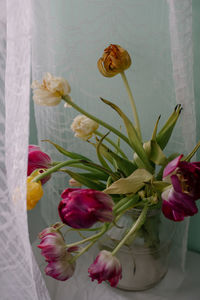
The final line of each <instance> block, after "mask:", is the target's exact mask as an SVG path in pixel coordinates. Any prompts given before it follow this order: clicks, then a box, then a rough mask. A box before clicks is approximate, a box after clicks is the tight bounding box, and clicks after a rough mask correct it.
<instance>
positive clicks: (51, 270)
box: [45, 252, 76, 281]
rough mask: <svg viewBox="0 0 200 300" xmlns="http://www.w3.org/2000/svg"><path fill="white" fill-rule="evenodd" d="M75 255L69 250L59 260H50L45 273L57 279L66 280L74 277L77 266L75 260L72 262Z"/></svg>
mask: <svg viewBox="0 0 200 300" xmlns="http://www.w3.org/2000/svg"><path fill="white" fill-rule="evenodd" d="M72 258H73V256H72V255H71V254H70V253H69V252H67V253H66V255H65V256H64V257H63V258H62V259H59V260H57V261H50V262H49V263H48V265H47V266H46V268H45V273H46V275H48V276H51V277H53V278H55V279H57V280H61V281H65V280H67V279H69V278H70V277H72V275H73V274H74V270H75V267H76V263H75V262H71V260H72Z"/></svg>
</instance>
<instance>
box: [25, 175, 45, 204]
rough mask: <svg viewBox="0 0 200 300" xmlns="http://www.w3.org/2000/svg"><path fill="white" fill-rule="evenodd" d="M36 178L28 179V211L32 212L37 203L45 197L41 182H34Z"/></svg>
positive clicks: (30, 177)
mask: <svg viewBox="0 0 200 300" xmlns="http://www.w3.org/2000/svg"><path fill="white" fill-rule="evenodd" d="M33 179H34V177H32V176H29V177H28V178H27V196H26V199H27V210H31V209H33V208H34V207H35V205H36V204H37V202H38V201H39V200H40V199H41V198H42V196H43V189H42V184H41V182H40V181H39V182H33V181H32V180H33Z"/></svg>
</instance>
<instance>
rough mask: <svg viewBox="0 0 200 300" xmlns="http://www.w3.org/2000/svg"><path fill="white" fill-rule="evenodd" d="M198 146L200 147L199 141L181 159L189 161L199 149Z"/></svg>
mask: <svg viewBox="0 0 200 300" xmlns="http://www.w3.org/2000/svg"><path fill="white" fill-rule="evenodd" d="M199 147H200V141H199V142H198V143H197V145H196V146H195V147H194V149H193V150H192V151H191V152H190V153H189V154H188V155H187V156H186V157H184V159H183V160H185V161H190V160H191V158H192V157H193V156H194V155H195V153H196V152H197V150H198V149H199Z"/></svg>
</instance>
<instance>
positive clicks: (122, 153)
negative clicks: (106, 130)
mask: <svg viewBox="0 0 200 300" xmlns="http://www.w3.org/2000/svg"><path fill="white" fill-rule="evenodd" d="M95 133H96V134H97V135H99V136H100V137H103V136H104V135H103V134H102V133H101V132H99V131H98V130H96V131H95ZM105 140H106V141H107V142H108V143H110V144H111V145H112V146H113V147H114V148H115V149H116V150H117V151H118V152H119V153H120V154H121V155H122V156H123V157H124V158H126V159H128V158H127V156H126V154H125V153H124V152H123V151H122V150H121V149H120V147H119V146H118V145H117V144H115V143H114V142H113V141H112V140H111V139H109V138H108V137H106V138H105Z"/></svg>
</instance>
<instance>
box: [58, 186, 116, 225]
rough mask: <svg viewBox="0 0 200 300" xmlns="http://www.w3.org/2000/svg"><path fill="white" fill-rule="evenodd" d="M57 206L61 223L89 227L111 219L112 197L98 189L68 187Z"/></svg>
mask: <svg viewBox="0 0 200 300" xmlns="http://www.w3.org/2000/svg"><path fill="white" fill-rule="evenodd" d="M61 197H62V200H61V202H60V204H59V206H58V211H59V215H60V218H61V220H62V222H63V223H65V224H67V225H69V226H71V227H73V228H89V227H91V226H92V225H93V224H94V223H96V222H98V221H100V222H111V221H112V220H113V213H112V208H113V205H114V203H113V201H112V198H111V197H110V196H109V195H107V194H105V193H103V192H100V191H96V190H91V189H78V188H77V189H71V188H68V189H66V190H64V191H63V193H62V194H61Z"/></svg>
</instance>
